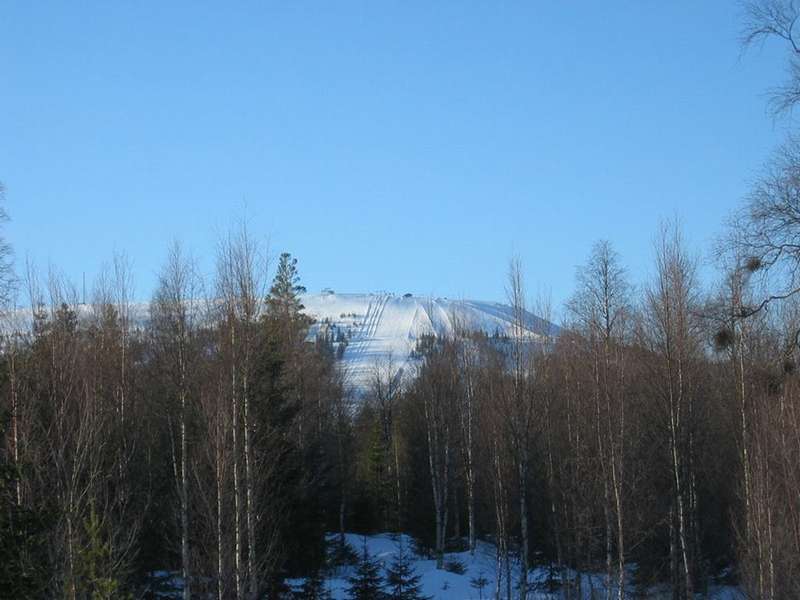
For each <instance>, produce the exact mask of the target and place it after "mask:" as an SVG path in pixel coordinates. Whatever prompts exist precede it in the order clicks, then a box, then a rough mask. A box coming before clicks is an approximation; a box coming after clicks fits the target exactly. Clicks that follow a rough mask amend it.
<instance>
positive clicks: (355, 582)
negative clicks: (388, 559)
mask: <svg viewBox="0 0 800 600" xmlns="http://www.w3.org/2000/svg"><path fill="white" fill-rule="evenodd" d="M347 581H348V583H349V584H350V587H349V588H347V597H348V598H350V600H384V599H385V598H386V597H387V596H386V593H385V592H384V591H383V576H382V575H381V565H380V563H379V562H378V561H377V560H375V559H374V558H371V557H370V555H369V552H368V551H367V539H366V538H364V550H363V552H362V554H361V560H360V561H359V562H358V567H357V569H356V573H355V575H354V576H353V577H350V578H348V580H347Z"/></svg>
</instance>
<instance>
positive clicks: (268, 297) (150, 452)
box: [0, 230, 349, 599]
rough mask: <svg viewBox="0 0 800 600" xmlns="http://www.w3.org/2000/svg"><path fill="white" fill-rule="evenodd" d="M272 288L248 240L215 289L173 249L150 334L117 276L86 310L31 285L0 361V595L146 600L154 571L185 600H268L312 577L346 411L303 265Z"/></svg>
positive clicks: (234, 241)
mask: <svg viewBox="0 0 800 600" xmlns="http://www.w3.org/2000/svg"><path fill="white" fill-rule="evenodd" d="M264 273H265V268H264V264H263V262H262V257H261V256H260V254H259V252H258V248H257V246H256V244H254V243H253V242H252V240H251V239H250V238H249V237H248V234H247V233H246V231H244V230H242V231H240V232H237V233H236V234H235V235H233V236H231V237H230V238H228V239H226V240H225V241H224V242H223V243H221V244H220V247H219V249H218V253H217V267H216V274H215V276H214V278H213V280H212V281H210V282H205V281H203V280H202V278H201V277H200V276H199V275H198V273H197V270H196V268H195V266H194V263H193V261H192V260H191V259H190V258H189V257H188V256H187V255H186V254H185V253H184V252H183V251H182V250H181V249H180V247H179V246H175V247H174V248H173V249H172V251H171V252H170V254H169V257H168V259H167V261H166V264H165V266H164V268H163V270H162V272H161V275H160V278H159V283H158V287H157V290H156V292H155V294H154V297H153V299H152V302H151V303H150V305H149V314H147V312H148V311H145V315H144V316H146V318H143V314H142V311H141V310H139V309H138V308H137V305H135V304H133V303H132V302H131V297H130V293H131V290H132V285H133V282H132V276H131V270H130V267H129V266H128V264H127V262H126V261H125V260H124V259H121V258H118V259H116V260H115V261H114V263H113V265H112V266H111V267H110V268H109V269H108V270H107V273H106V274H104V276H102V277H101V278H100V280H99V281H98V283H97V286H96V289H95V290H94V293H93V294H92V295H91V297H92V300H91V301H90V302H89V303H87V304H83V303H80V302H78V296H77V294H76V291H75V290H74V289H73V288H72V287H70V286H69V284H68V283H66V282H65V281H63V280H62V279H60V278H58V277H56V276H49V277H48V278H47V279H46V280H45V281H44V282H40V281H39V279H38V278H37V276H36V274H35V273H33V272H29V273H28V274H27V276H26V277H25V280H24V282H23V286H22V287H24V288H26V289H27V292H28V295H29V296H30V299H31V305H30V306H31V309H30V310H29V311H25V310H16V311H10V312H9V313H8V318H7V319H6V322H5V323H4V332H5V333H4V335H3V348H2V355H1V356H0V363H1V367H2V401H1V402H0V411H2V413H1V414H2V419H0V424H1V427H2V429H1V430H0V431H2V436H1V437H0V442H2V443H0V473H1V474H2V477H0V507H1V508H2V510H0V596H2V597H4V598H57V597H63V598H92V599H99V598H127V597H137V598H138V597H142V595H143V594H144V597H151V596H147V595H146V591H147V590H152V593H155V591H156V590H155V589H154V585H156V583H158V582H159V581H161V582H162V583H165V584H169V583H170V581H169V580H170V579H172V578H169V577H158V576H155V577H154V576H153V575H154V572H157V571H163V570H166V571H170V572H172V571H176V572H177V575H176V576H177V577H179V579H180V582H182V587H183V591H182V594H183V597H184V598H190V597H192V596H194V597H212V596H213V597H218V598H253V597H263V595H264V594H266V593H268V594H270V595H271V596H273V597H278V596H279V595H280V594H281V593H282V592H283V591H284V584H283V580H284V578H285V577H286V576H287V575H291V574H295V575H298V574H304V573H307V572H309V571H314V570H316V569H318V568H319V566H320V565H321V564H322V561H323V558H324V556H323V551H324V534H325V531H326V530H328V529H330V525H329V522H328V520H329V517H330V520H331V521H332V522H336V519H338V515H339V501H340V500H339V496H340V494H338V493H337V490H338V489H339V488H340V487H341V478H342V477H343V475H344V474H343V473H342V472H341V470H337V466H338V465H339V464H340V462H341V455H342V450H343V438H344V436H345V435H346V429H345V428H346V427H347V424H348V422H349V421H348V420H349V414H348V412H347V410H346V405H345V404H344V402H343V399H344V396H343V393H342V390H343V387H342V382H341V380H340V375H339V373H338V371H337V369H336V368H335V365H334V361H333V356H332V352H331V346H330V343H328V342H327V341H326V340H320V343H319V344H317V343H309V342H307V341H306V334H307V331H308V326H309V324H310V320H309V319H308V318H307V317H306V316H305V315H303V314H302V312H301V310H302V305H301V304H300V301H299V295H300V294H301V293H302V292H303V291H304V289H303V288H302V286H301V285H300V284H299V278H298V274H297V269H296V260H295V259H292V258H291V257H290V256H289V255H288V254H284V255H282V256H281V257H280V262H279V265H278V267H277V272H276V274H275V277H274V280H273V281H272V284H271V286H265V281H264ZM212 298H213V300H212ZM329 511H333V514H335V516H336V519H334V518H333V517H331V516H330V515H329ZM155 574H156V575H158V573H155ZM153 597H154V596H153Z"/></svg>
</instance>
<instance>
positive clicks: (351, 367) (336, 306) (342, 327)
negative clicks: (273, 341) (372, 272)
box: [302, 291, 557, 390]
mask: <svg viewBox="0 0 800 600" xmlns="http://www.w3.org/2000/svg"><path fill="white" fill-rule="evenodd" d="M302 302H303V304H304V305H305V312H306V314H308V315H309V316H311V317H313V318H314V319H315V321H316V323H315V324H314V326H313V327H312V329H311V331H310V332H309V337H310V339H314V338H315V337H316V336H318V335H320V334H321V333H323V332H325V333H327V334H328V335H330V336H331V338H332V339H333V340H334V341H335V340H337V339H347V340H348V343H347V346H346V348H345V350H344V354H343V355H342V357H341V358H342V362H341V365H342V368H343V369H344V371H345V373H346V376H347V381H348V383H349V384H350V385H351V386H352V387H353V388H354V389H356V390H364V389H366V387H367V386H368V383H369V380H370V378H371V377H372V376H373V374H374V373H375V372H376V369H381V370H386V369H388V370H390V371H392V373H393V374H394V373H399V374H401V375H402V374H403V373H408V372H409V370H410V369H411V368H412V367H413V361H412V359H411V353H412V351H413V350H414V348H415V346H416V344H417V340H418V339H419V338H420V337H421V336H423V335H426V334H434V335H437V336H445V335H449V334H452V333H453V331H454V330H455V329H456V328H461V329H465V330H469V331H482V332H484V333H486V334H488V335H494V334H500V335H504V336H513V335H514V327H513V323H514V318H513V317H514V315H513V311H512V309H511V307H509V306H507V305H504V304H500V303H497V302H479V301H475V300H448V299H447V298H429V297H421V296H414V295H411V294H404V295H395V294H390V293H386V292H379V293H374V294H336V293H334V292H331V291H328V292H323V293H321V294H308V295H305V296H303V298H302ZM525 326H526V331H525V332H523V334H522V335H525V336H526V337H529V338H531V339H538V338H539V336H542V335H545V334H553V333H555V332H556V329H557V328H556V327H555V326H554V325H552V324H550V323H548V322H546V321H544V320H543V319H540V318H538V317H536V316H534V315H532V314H531V313H526V318H525ZM390 365H391V366H390Z"/></svg>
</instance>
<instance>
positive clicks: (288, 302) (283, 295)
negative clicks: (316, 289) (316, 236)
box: [267, 252, 306, 321]
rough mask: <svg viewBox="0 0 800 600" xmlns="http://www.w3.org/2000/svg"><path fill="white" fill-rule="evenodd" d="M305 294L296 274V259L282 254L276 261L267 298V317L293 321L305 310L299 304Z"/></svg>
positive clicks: (287, 254)
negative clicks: (273, 277)
mask: <svg viewBox="0 0 800 600" xmlns="http://www.w3.org/2000/svg"><path fill="white" fill-rule="evenodd" d="M305 293H306V288H305V287H304V286H302V285H301V284H300V275H299V274H298V272H297V259H296V258H292V255H291V254H289V253H288V252H284V253H283V254H281V257H280V259H279V261H278V272H277V273H276V274H275V279H274V280H273V281H272V287H271V288H270V290H269V296H268V297H267V310H268V312H269V316H270V317H272V318H278V319H279V318H284V319H288V320H290V321H292V320H295V319H296V318H297V317H298V316H299V315H300V311H302V310H303V309H304V308H305V307H304V306H303V304H302V302H300V296H301V295H302V294H305Z"/></svg>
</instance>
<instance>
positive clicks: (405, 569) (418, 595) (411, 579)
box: [386, 539, 429, 600]
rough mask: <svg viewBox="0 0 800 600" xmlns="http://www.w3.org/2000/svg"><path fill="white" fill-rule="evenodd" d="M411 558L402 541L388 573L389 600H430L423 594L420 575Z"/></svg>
mask: <svg viewBox="0 0 800 600" xmlns="http://www.w3.org/2000/svg"><path fill="white" fill-rule="evenodd" d="M411 558H412V557H411V554H410V553H409V552H408V550H407V548H406V545H405V544H403V541H402V539H401V540H400V544H399V547H398V552H397V554H396V555H395V557H394V560H393V561H392V564H391V566H390V567H389V570H388V571H387V572H386V583H387V587H388V588H389V593H388V598H390V599H391V600H429V597H428V596H425V595H423V593H422V585H421V584H420V575H418V574H417V573H416V571H415V569H414V563H413V562H412V560H411Z"/></svg>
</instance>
